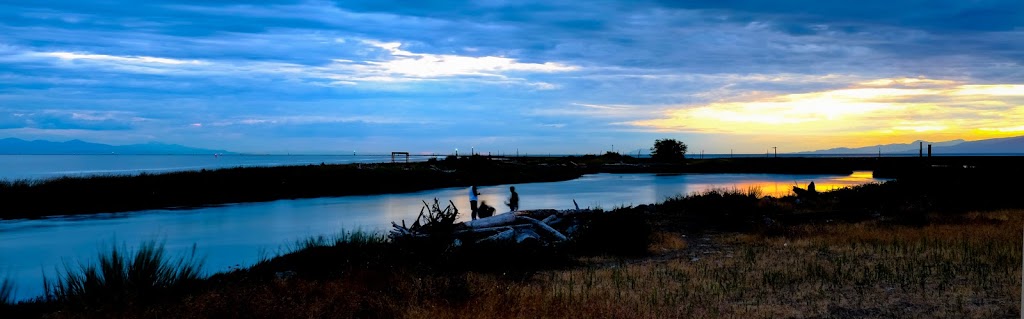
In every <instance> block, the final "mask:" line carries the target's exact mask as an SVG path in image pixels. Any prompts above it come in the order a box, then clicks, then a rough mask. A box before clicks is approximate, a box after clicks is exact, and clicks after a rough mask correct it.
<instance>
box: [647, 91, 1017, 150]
mask: <svg viewBox="0 0 1024 319" xmlns="http://www.w3.org/2000/svg"><path fill="white" fill-rule="evenodd" d="M756 96H758V97H756V98H754V99H750V100H734V101H720V102H715V103H710V104H704V105H682V106H679V107H677V108H673V109H671V110H669V111H667V112H666V113H665V116H664V117H663V118H659V119H653V120H646V121H635V122H632V123H631V124H633V125H635V126H639V127H645V128H650V129H655V130H658V131H665V132H698V133H700V132H709V133H710V132H714V133H732V134H737V135H750V136H756V137H759V138H770V137H771V136H776V137H785V140H786V141H790V142H791V143H792V145H789V146H790V147H791V148H793V147H807V148H815V147H818V146H814V144H818V143H815V140H818V139H820V138H821V137H828V138H830V139H831V143H827V144H829V145H835V143H834V142H835V141H837V140H848V141H850V142H852V143H851V144H849V145H854V146H855V145H874V144H881V143H893V142H902V143H905V142H907V141H912V140H915V139H934V140H939V139H943V138H951V139H955V138H963V139H968V140H974V139H983V138H993V137H1005V136H1014V135H1018V134H1020V132H1024V126H1021V123H1024V85H1017V84H993V85H977V84H972V85H967V84H963V83H958V82H954V81H947V80H932V79H913V78H910V79H877V80H871V81H866V82H862V83H858V84H856V85H853V86H851V87H848V88H843V89H836V90H828V91H820V92H810V93H800V94H784V95H774V96H765V95H756Z"/></svg>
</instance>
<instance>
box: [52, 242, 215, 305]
mask: <svg viewBox="0 0 1024 319" xmlns="http://www.w3.org/2000/svg"><path fill="white" fill-rule="evenodd" d="M125 250H126V249H124V248H121V249H118V248H117V246H114V247H113V248H112V249H111V250H110V252H109V253H101V254H100V255H99V264H98V265H97V264H89V265H83V264H80V265H78V267H73V266H70V265H65V266H64V269H63V271H61V272H60V273H58V274H57V277H56V278H55V279H46V280H45V283H44V284H43V285H44V288H45V289H46V295H45V298H46V299H47V300H50V301H54V302H57V303H60V304H63V305H65V306H68V307H72V308H79V309H87V308H91V309H96V308H103V307H123V306H126V305H131V304H136V303H144V304H145V303H150V302H153V301H155V300H158V299H161V298H162V297H165V296H168V295H180V294H181V293H182V292H183V291H185V290H186V289H189V288H192V287H193V286H194V285H195V284H196V283H197V282H198V281H199V280H200V279H201V276H200V271H201V268H202V262H201V261H199V260H197V259H196V256H195V247H193V250H192V254H191V255H189V256H187V257H182V258H180V259H178V260H172V259H171V258H169V257H167V256H165V251H164V246H163V244H162V243H157V242H155V241H149V242H145V243H143V244H142V245H141V246H139V248H138V250H136V251H135V252H134V254H131V253H128V254H126V253H125Z"/></svg>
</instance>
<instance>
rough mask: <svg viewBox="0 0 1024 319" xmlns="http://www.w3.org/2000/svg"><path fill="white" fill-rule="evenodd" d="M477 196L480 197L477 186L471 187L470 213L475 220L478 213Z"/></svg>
mask: <svg viewBox="0 0 1024 319" xmlns="http://www.w3.org/2000/svg"><path fill="white" fill-rule="evenodd" d="M477 196H480V193H479V192H477V191H476V186H473V187H470V188H469V211H470V216H471V217H473V219H476V211H477V207H476V200H477Z"/></svg>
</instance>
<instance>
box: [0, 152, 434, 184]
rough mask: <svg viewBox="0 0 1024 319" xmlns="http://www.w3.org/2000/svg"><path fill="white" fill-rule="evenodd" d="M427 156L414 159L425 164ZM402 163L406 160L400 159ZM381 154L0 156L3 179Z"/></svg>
mask: <svg viewBox="0 0 1024 319" xmlns="http://www.w3.org/2000/svg"><path fill="white" fill-rule="evenodd" d="M427 158H429V157H427V156H412V157H410V158H409V160H410V161H417V160H419V161H424V160H426V159H427ZM398 160H404V157H403V158H400V159H398ZM390 161H391V156H381V155H358V156H355V155H221V156H213V155H0V179H7V180H15V179H46V178H53V177H60V176H64V175H71V176H83V175H124V174H138V173H142V172H147V173H163V172H174V171H189V170H196V171H197V170H200V169H204V168H205V169H217V168H228V167H239V166H282V165H308V164H320V163H327V164H345V163H379V162H390Z"/></svg>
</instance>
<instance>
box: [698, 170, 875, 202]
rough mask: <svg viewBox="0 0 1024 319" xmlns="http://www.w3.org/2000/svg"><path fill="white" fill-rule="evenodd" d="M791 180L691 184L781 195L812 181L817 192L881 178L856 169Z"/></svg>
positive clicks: (707, 188) (790, 193)
mask: <svg viewBox="0 0 1024 319" xmlns="http://www.w3.org/2000/svg"><path fill="white" fill-rule="evenodd" d="M793 176H794V178H793V181H792V182H782V181H779V180H778V179H775V178H773V179H746V180H743V181H742V182H736V183H727V184H712V183H702V184H691V185H692V187H693V188H694V189H695V190H694V192H703V191H707V190H711V189H725V190H739V191H744V192H745V191H747V190H750V189H758V190H760V194H761V195H762V196H773V197H782V196H787V195H794V194H793V186H797V187H800V188H804V189H806V188H807V185H808V184H810V183H811V182H814V188H815V189H816V190H817V191H819V192H825V191H830V190H834V189H840V188H843V187H850V186H856V185H861V184H867V183H872V182H880V181H882V180H879V179H875V178H874V177H873V176H872V173H871V171H856V172H853V174H850V175H848V176H829V177H828V178H818V179H814V178H805V177H801V176H800V175H793Z"/></svg>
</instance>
